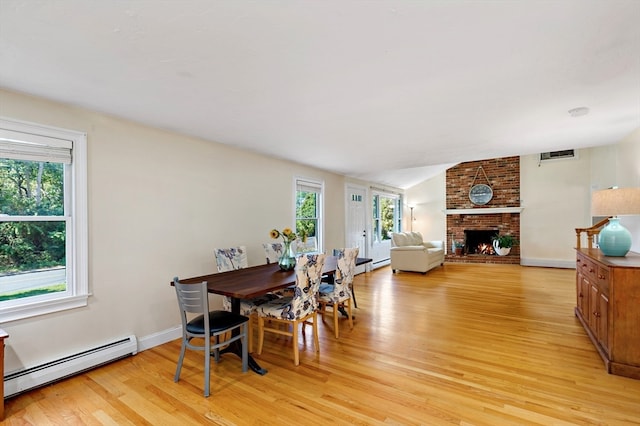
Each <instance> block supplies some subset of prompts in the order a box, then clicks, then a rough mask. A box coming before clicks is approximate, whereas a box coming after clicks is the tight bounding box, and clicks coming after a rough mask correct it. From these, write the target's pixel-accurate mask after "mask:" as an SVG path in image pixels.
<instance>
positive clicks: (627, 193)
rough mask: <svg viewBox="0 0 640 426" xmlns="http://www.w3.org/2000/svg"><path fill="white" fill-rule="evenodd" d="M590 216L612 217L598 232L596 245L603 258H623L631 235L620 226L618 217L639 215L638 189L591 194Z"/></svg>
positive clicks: (639, 195) (608, 190)
mask: <svg viewBox="0 0 640 426" xmlns="http://www.w3.org/2000/svg"><path fill="white" fill-rule="evenodd" d="M591 214H592V215H594V216H613V217H610V218H609V224H608V225H607V226H605V227H604V228H602V229H601V230H600V234H599V236H598V245H599V246H600V251H601V252H602V254H604V255H605V256H614V257H624V256H626V255H627V253H628V252H629V249H630V248H631V233H630V232H629V231H628V230H627V228H625V227H624V226H622V225H621V224H620V219H618V216H627V215H640V188H618V187H616V186H614V187H613V188H610V189H603V190H601V191H596V192H594V193H593V196H592V198H591Z"/></svg>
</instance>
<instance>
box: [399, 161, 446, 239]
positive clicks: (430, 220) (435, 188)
mask: <svg viewBox="0 0 640 426" xmlns="http://www.w3.org/2000/svg"><path fill="white" fill-rule="evenodd" d="M445 179H446V173H445V172H442V173H440V174H438V175H436V176H434V177H432V178H431V179H428V180H426V181H424V182H422V183H419V184H417V185H415V186H412V187H411V188H409V189H407V190H406V191H405V203H406V205H405V218H404V224H405V229H404V230H405V231H409V230H410V229H411V221H410V219H409V214H410V211H409V206H414V209H413V216H414V219H415V220H414V221H413V230H414V231H418V232H420V233H421V234H422V238H423V239H424V240H425V241H433V240H439V241H445V242H446V241H447V236H446V232H447V217H446V215H445V214H444V210H445V209H446V187H445V184H446V182H445ZM445 245H446V244H445Z"/></svg>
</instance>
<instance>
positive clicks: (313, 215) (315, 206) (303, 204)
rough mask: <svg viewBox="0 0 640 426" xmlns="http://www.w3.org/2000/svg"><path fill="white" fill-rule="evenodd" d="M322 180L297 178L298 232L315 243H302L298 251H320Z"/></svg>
mask: <svg viewBox="0 0 640 426" xmlns="http://www.w3.org/2000/svg"><path fill="white" fill-rule="evenodd" d="M322 192H323V191H322V182H316V181H310V180H303V179H296V233H298V234H302V233H304V234H305V235H306V236H307V238H308V239H309V240H310V241H315V244H313V245H312V244H300V245H299V246H298V251H301V252H307V251H320V241H321V230H322Z"/></svg>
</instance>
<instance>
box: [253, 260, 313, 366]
mask: <svg viewBox="0 0 640 426" xmlns="http://www.w3.org/2000/svg"><path fill="white" fill-rule="evenodd" d="M324 260H325V255H324V254H304V255H300V256H298V257H297V258H296V268H295V277H296V287H295V290H294V294H293V296H290V297H282V298H280V299H278V300H273V301H271V302H267V303H265V304H263V305H261V306H259V307H258V309H257V311H256V312H257V314H258V354H261V353H262V347H263V344H264V333H265V332H267V331H268V332H271V333H275V334H279V335H284V336H290V337H291V345H292V346H293V363H294V365H299V364H300V352H299V349H298V328H299V326H300V325H302V328H303V332H304V326H305V325H311V326H312V327H313V342H314V343H313V344H314V347H315V350H316V352H318V351H319V350H320V344H319V339H318V321H317V319H318V315H317V311H318V287H319V285H320V277H321V275H322V267H323V266H324ZM267 321H268V323H267ZM265 323H267V324H265ZM282 326H284V327H282Z"/></svg>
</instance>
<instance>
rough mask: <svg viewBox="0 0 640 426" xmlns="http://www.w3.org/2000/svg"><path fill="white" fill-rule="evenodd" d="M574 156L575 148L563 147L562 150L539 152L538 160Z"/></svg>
mask: <svg viewBox="0 0 640 426" xmlns="http://www.w3.org/2000/svg"><path fill="white" fill-rule="evenodd" d="M575 156H576V153H575V150H573V149H565V150H562V151H550V152H543V153H541V154H540V161H547V160H559V159H563V158H574V157H575Z"/></svg>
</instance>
